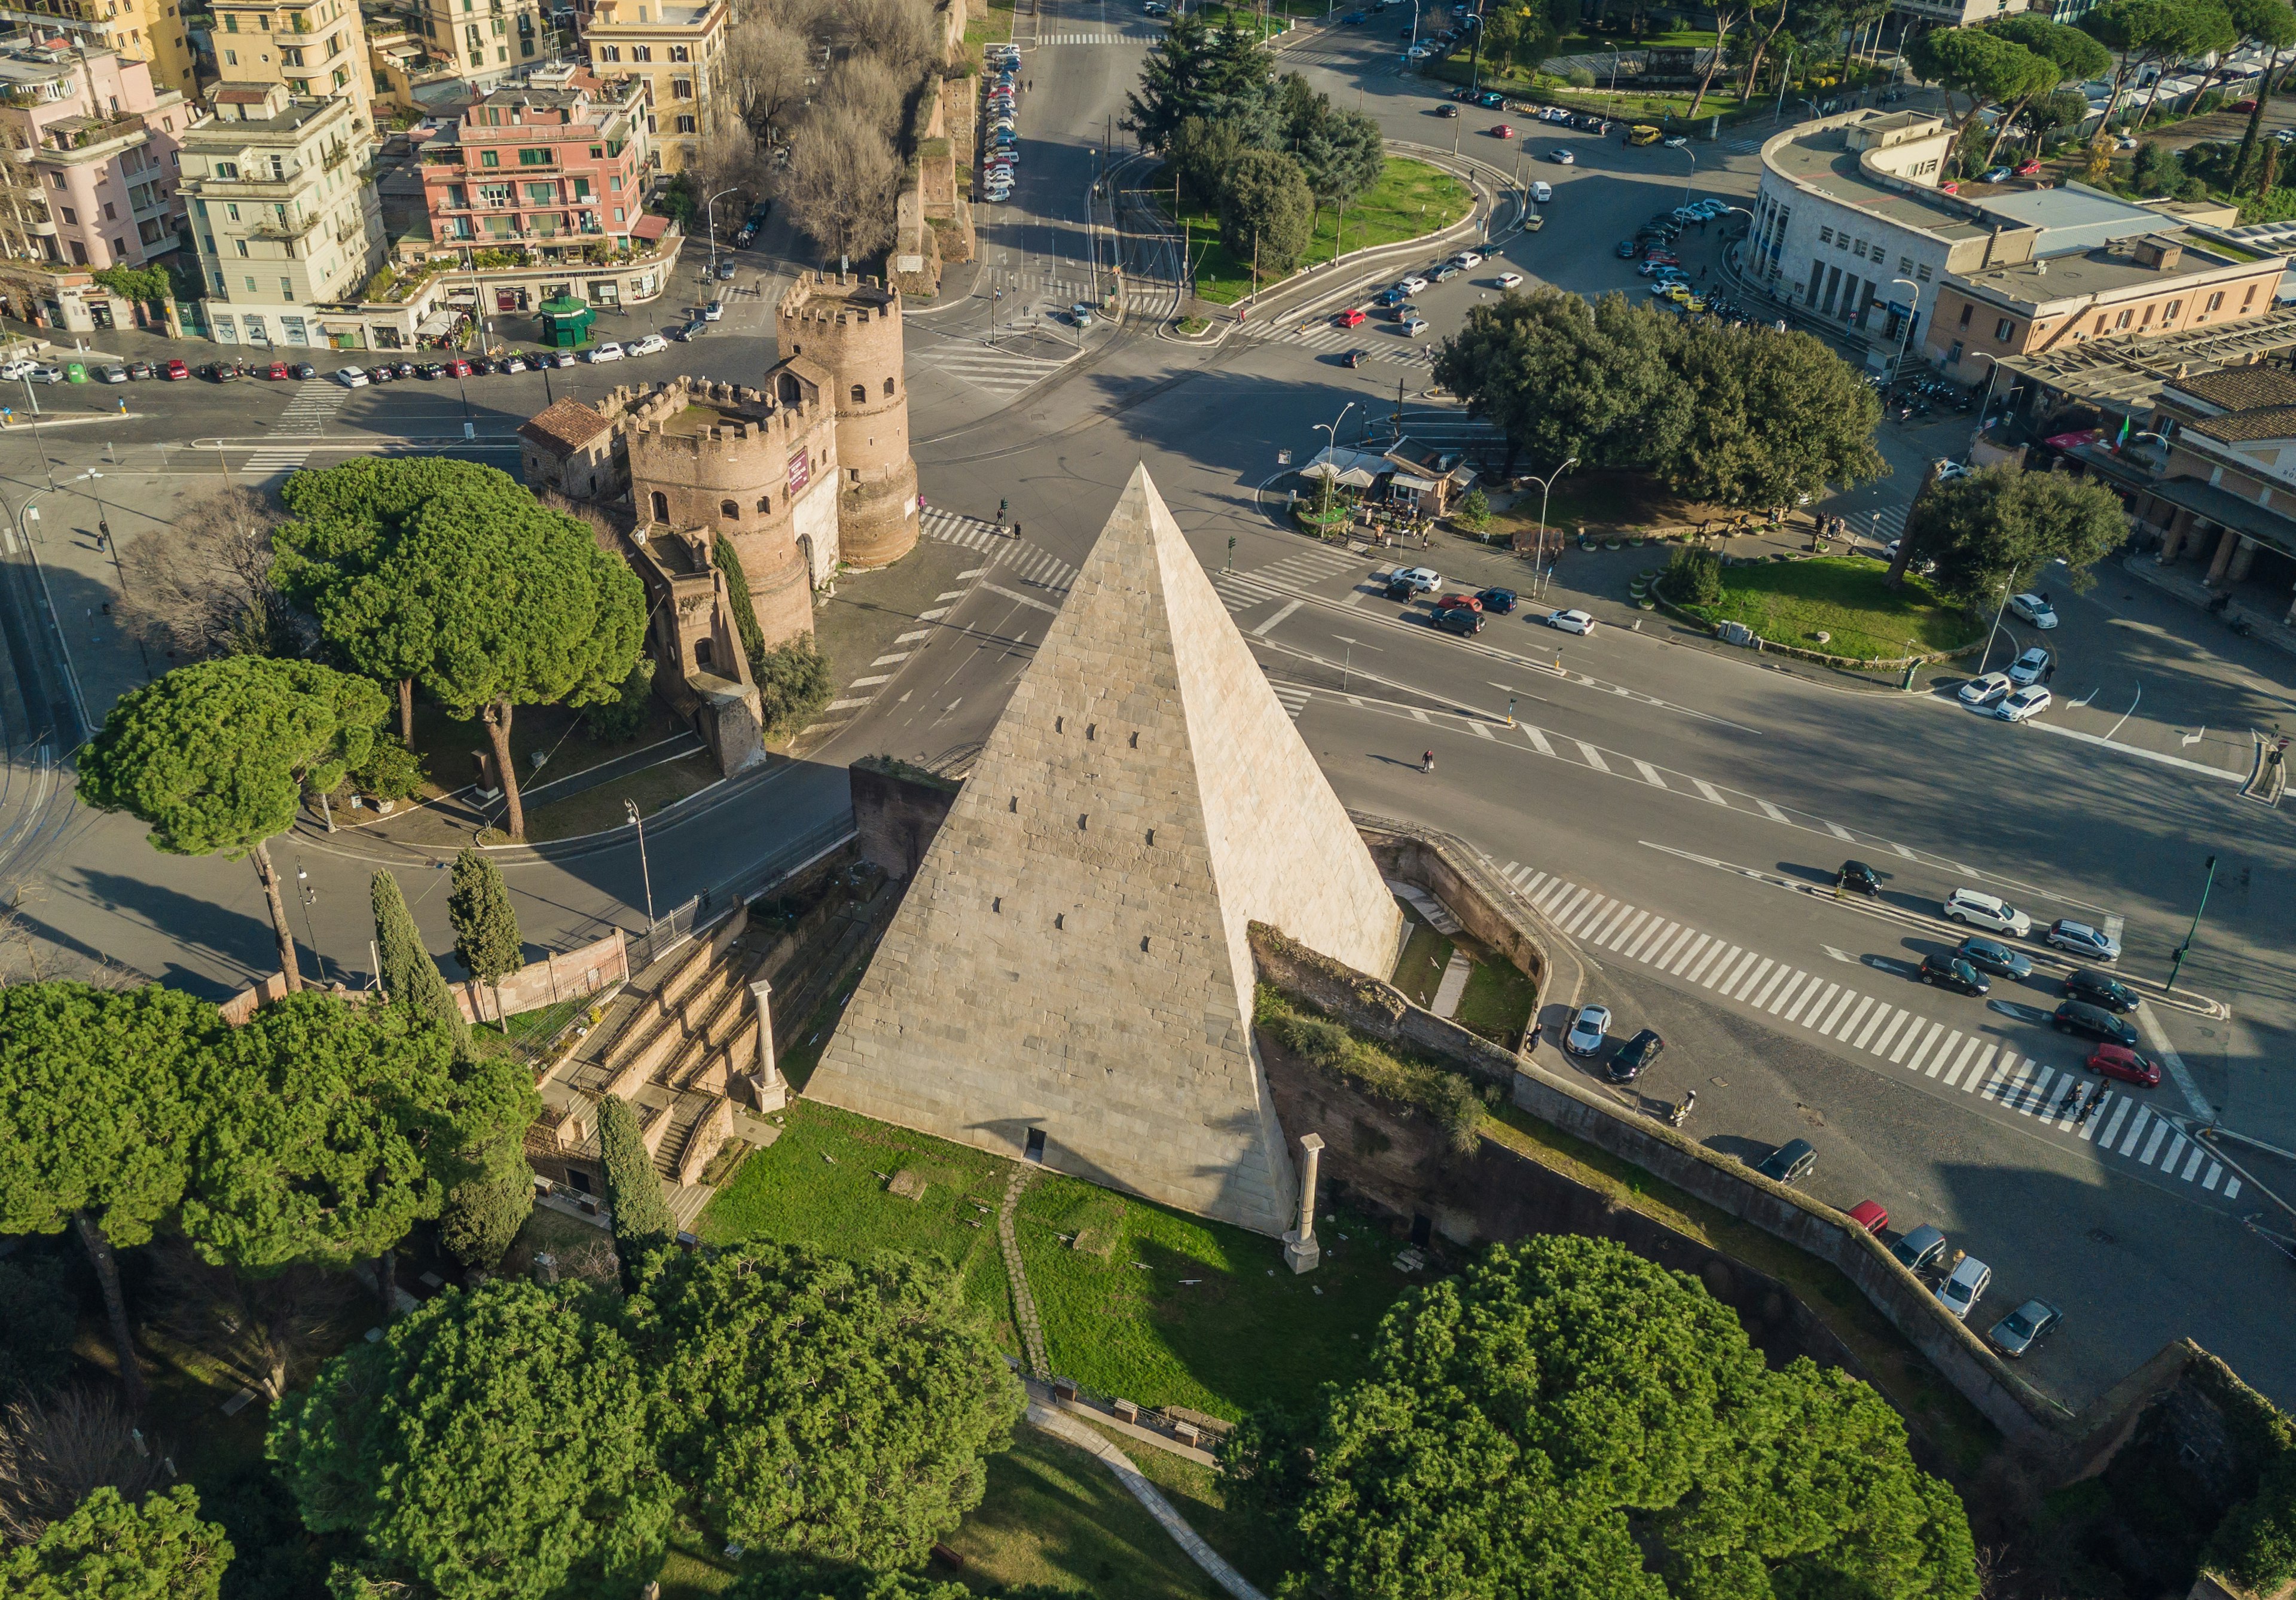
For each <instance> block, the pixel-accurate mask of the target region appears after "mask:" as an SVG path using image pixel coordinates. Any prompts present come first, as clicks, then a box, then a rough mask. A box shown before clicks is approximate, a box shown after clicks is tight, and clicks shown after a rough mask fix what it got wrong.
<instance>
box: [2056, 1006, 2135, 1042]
mask: <svg viewBox="0 0 2296 1600" xmlns="http://www.w3.org/2000/svg"><path fill="white" fill-rule="evenodd" d="M2049 1021H2050V1022H2053V1023H2054V1024H2055V1026H2056V1030H2057V1031H2058V1032H2059V1033H2077V1034H2079V1035H2080V1036H2081V1037H2082V1038H2093V1039H2099V1040H2102V1041H2103V1043H2105V1044H2108V1045H2122V1046H2127V1047H2128V1048H2129V1049H2132V1050H2133V1049H2135V1048H2136V1030H2135V1029H2134V1028H2131V1027H2130V1026H2129V1025H2128V1023H2126V1022H2122V1021H2121V1020H2120V1018H2119V1017H2117V1016H2114V1015H2113V1014H2112V1013H2111V1012H2109V1011H2107V1010H2105V1009H2104V1008H2103V1006H2101V1005H2090V1004H2089V1003H2088V1002H2087V1001H2086V1000H2068V1001H2066V1002H2065V1003H2064V1004H2063V1005H2060V1006H2058V1007H2057V1014H2056V1015H2055V1016H2054V1017H2051V1018H2050V1019H2049Z"/></svg>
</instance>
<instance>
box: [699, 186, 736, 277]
mask: <svg viewBox="0 0 2296 1600" xmlns="http://www.w3.org/2000/svg"><path fill="white" fill-rule="evenodd" d="M740 188H741V185H739V184H736V185H734V186H733V187H732V188H728V189H720V190H718V191H717V193H715V194H713V195H711V196H710V197H709V199H708V200H705V201H702V202H701V217H702V220H704V221H705V222H707V223H708V224H709V281H710V282H711V283H716V282H717V202H718V201H721V200H723V199H725V198H726V196H727V195H728V194H732V193H736V192H737V191H738V190H739V189H740Z"/></svg>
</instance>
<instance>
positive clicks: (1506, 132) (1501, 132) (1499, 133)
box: [1491, 122, 1514, 139]
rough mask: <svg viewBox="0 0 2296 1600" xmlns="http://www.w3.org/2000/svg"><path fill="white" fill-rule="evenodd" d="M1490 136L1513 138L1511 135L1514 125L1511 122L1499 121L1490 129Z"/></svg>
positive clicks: (1512, 134)
mask: <svg viewBox="0 0 2296 1600" xmlns="http://www.w3.org/2000/svg"><path fill="white" fill-rule="evenodd" d="M1491 137H1492V138H1494V139H1512V138H1513V137H1514V125H1513V123H1511V122H1502V123H1500V124H1499V125H1498V126H1497V127H1495V128H1493V129H1491Z"/></svg>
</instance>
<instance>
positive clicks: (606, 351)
mask: <svg viewBox="0 0 2296 1600" xmlns="http://www.w3.org/2000/svg"><path fill="white" fill-rule="evenodd" d="M621 358H622V347H621V346H620V345H619V344H617V343H615V342H614V341H612V340H611V339H609V340H608V341H606V342H605V343H603V344H602V345H599V346H597V347H595V348H594V349H592V350H591V352H590V354H589V356H588V357H587V360H588V361H589V363H590V365H592V366H603V365H604V364H605V363H607V362H609V361H619V360H620V359H621Z"/></svg>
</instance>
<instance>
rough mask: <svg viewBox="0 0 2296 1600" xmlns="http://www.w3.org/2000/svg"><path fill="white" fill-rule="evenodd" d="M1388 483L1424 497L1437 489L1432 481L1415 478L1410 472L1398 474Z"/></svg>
mask: <svg viewBox="0 0 2296 1600" xmlns="http://www.w3.org/2000/svg"><path fill="white" fill-rule="evenodd" d="M1388 482H1389V483H1390V485H1391V486H1392V487H1394V488H1407V489H1412V490H1415V491H1416V492H1417V493H1419V494H1425V493H1426V492H1427V491H1428V490H1429V489H1431V488H1434V487H1435V483H1434V480H1432V479H1429V478H1420V477H1415V476H1414V475H1413V474H1411V473H1409V472H1398V473H1397V474H1396V475H1395V476H1394V477H1392V478H1390V479H1389V480H1388Z"/></svg>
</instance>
